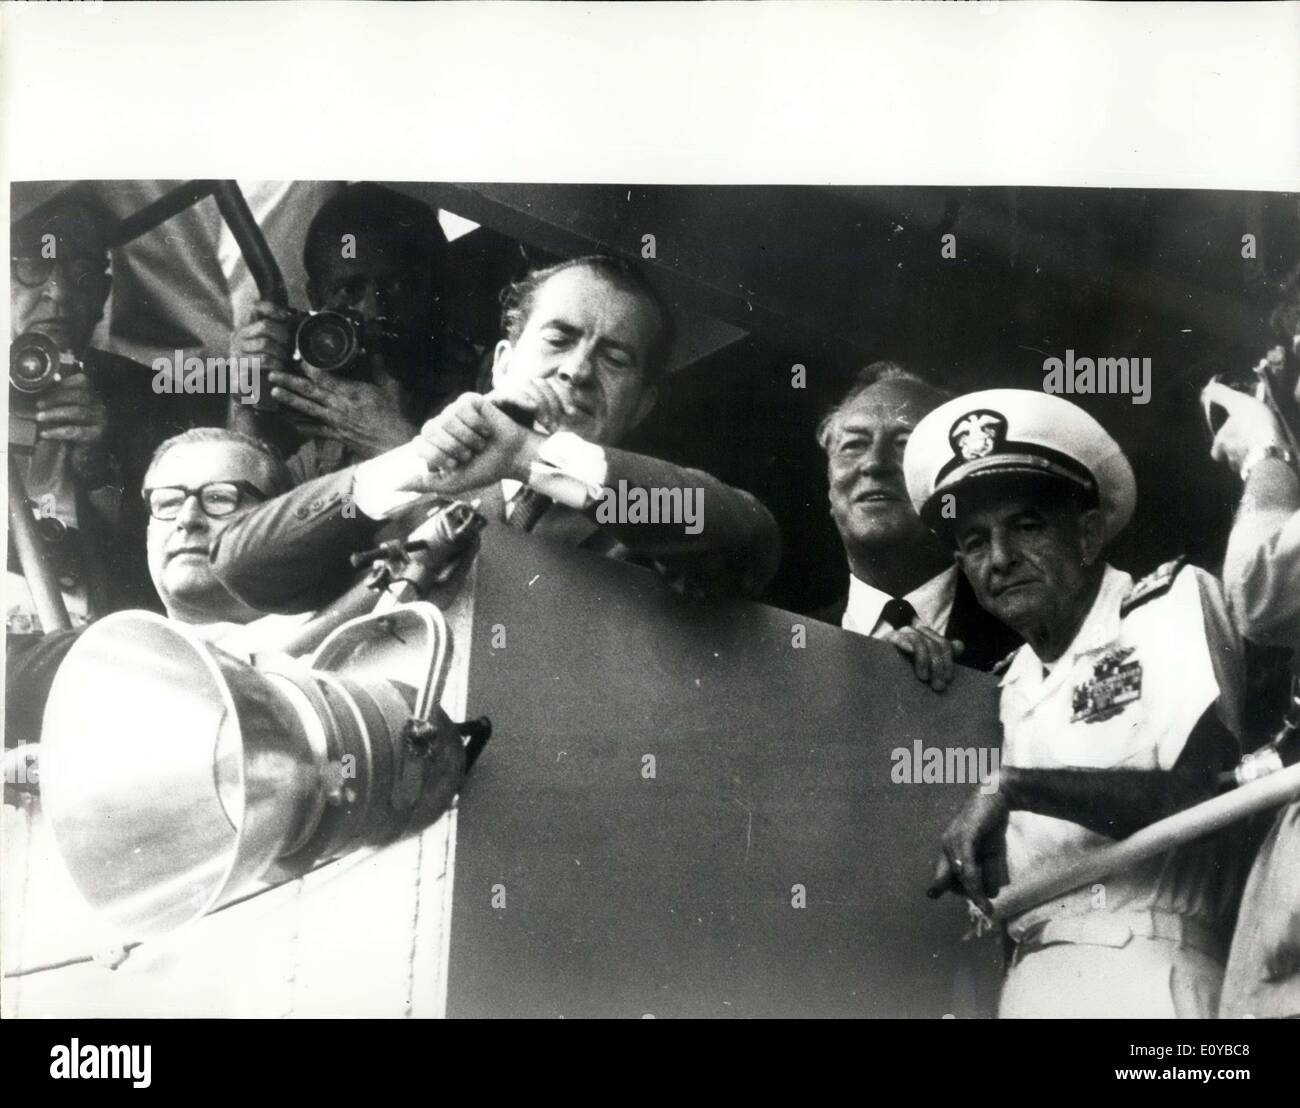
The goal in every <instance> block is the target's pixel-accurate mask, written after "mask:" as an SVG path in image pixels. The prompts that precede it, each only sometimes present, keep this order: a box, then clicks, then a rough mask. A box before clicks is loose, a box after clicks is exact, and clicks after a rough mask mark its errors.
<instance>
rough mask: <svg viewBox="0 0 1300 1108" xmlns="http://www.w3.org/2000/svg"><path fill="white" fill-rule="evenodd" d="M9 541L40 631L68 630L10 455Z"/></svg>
mask: <svg viewBox="0 0 1300 1108" xmlns="http://www.w3.org/2000/svg"><path fill="white" fill-rule="evenodd" d="M9 541H10V542H12V543H13V544H14V548H15V549H16V550H17V551H18V562H19V564H20V565H21V566H22V567H23V575H24V576H25V577H26V578H27V587H28V588H29V589H30V590H31V594H32V600H33V602H34V603H35V605H36V614H37V616H38V617H39V618H40V621H41V627H42V628H43V629H44V630H45V631H47V632H48V631H68V630H70V629H71V628H72V620H71V619H69V618H68V608H67V605H66V604H64V603H63V590H62V589H60V588H59V582H58V581H57V580H56V579H55V577H54V574H53V573H52V572H51V570H50V565H49V562H48V560H47V559H46V558H45V555H44V552H43V551H42V550H41V540H40V536H39V535H38V534H37V533H36V521H35V520H34V519H32V513H31V509H30V508H29V507H28V506H27V488H26V486H25V485H24V484H23V478H22V474H21V473H19V472H18V462H17V460H16V459H15V458H14V456H13V454H10V455H9Z"/></svg>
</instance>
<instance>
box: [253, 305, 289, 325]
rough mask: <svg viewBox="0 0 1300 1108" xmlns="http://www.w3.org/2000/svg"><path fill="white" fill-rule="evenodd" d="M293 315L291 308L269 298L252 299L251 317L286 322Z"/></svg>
mask: <svg viewBox="0 0 1300 1108" xmlns="http://www.w3.org/2000/svg"><path fill="white" fill-rule="evenodd" d="M293 316H294V313H293V309H292V308H286V307H285V306H284V305H283V304H276V303H274V302H272V301H270V300H254V301H253V310H252V318H253V319H276V320H282V321H284V322H286V323H287V322H288V321H289V320H291V319H293Z"/></svg>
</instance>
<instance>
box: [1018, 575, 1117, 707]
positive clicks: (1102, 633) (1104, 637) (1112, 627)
mask: <svg viewBox="0 0 1300 1108" xmlns="http://www.w3.org/2000/svg"><path fill="white" fill-rule="evenodd" d="M1132 587H1133V578H1132V577H1130V576H1129V575H1128V574H1127V573H1125V572H1123V571H1122V570H1118V569H1116V568H1115V567H1114V566H1112V565H1110V564H1107V566H1106V569H1105V572H1104V573H1103V574H1102V578H1101V587H1100V588H1099V589H1098V590H1097V597H1096V599H1095V600H1093V602H1092V607H1091V608H1089V609H1088V614H1087V615H1086V616H1084V617H1083V623H1081V624H1080V625H1079V630H1078V631H1076V632H1075V635H1074V638H1073V640H1071V642H1070V645H1069V646H1068V647H1066V648H1065V652H1064V653H1063V654H1062V655H1061V656H1060V657H1059V658H1057V659H1056V661H1055V662H1053V663H1052V670H1051V673H1050V674H1048V675H1047V676H1046V677H1044V676H1043V663H1042V661H1041V660H1040V659H1039V657H1038V655H1037V654H1035V653H1034V650H1033V647H1031V646H1030V645H1029V643H1025V644H1024V645H1023V646H1021V647H1020V649H1019V650H1017V651H1016V654H1015V658H1014V659H1013V660H1012V662H1011V665H1010V666H1008V667H1007V671H1006V673H1004V674H1003V675H1002V680H1001V681H1000V682H998V684H999V685H1000V686H1003V687H1005V686H1007V685H1014V684H1017V683H1019V682H1022V681H1023V682H1025V683H1026V684H1030V683H1032V682H1033V681H1034V680H1037V682H1038V683H1039V684H1041V685H1045V684H1047V683H1048V682H1050V681H1051V680H1052V678H1053V677H1056V676H1057V675H1058V674H1060V673H1063V672H1065V673H1068V672H1069V671H1070V670H1071V669H1072V668H1073V666H1074V660H1075V659H1076V658H1078V657H1079V655H1080V654H1087V653H1088V652H1089V651H1092V650H1096V649H1097V648H1098V647H1101V646H1105V645H1106V644H1107V643H1109V642H1113V641H1114V640H1115V639H1117V638H1118V637H1119V631H1120V615H1119V609H1120V605H1121V604H1123V602H1124V598H1125V597H1126V596H1127V595H1128V593H1129V590H1130V589H1132Z"/></svg>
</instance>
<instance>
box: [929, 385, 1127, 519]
mask: <svg viewBox="0 0 1300 1108" xmlns="http://www.w3.org/2000/svg"><path fill="white" fill-rule="evenodd" d="M903 474H904V477H905V478H906V480H907V492H908V495H909V496H910V497H911V498H912V506H913V507H914V508H915V509H916V510H917V512H918V513H919V514H920V516H921V518H922V519H923V520H925V522H926V523H927V524H929V526H930V527H932V528H935V529H938V528H939V527H941V526H942V518H943V517H942V516H941V509H942V506H943V494H944V493H947V492H953V491H954V490H956V489H957V488H958V487H959V486H961V487H965V488H969V487H970V485H971V484H972V483H973V482H976V481H978V482H980V483H981V484H983V483H984V482H985V481H991V480H994V479H1007V478H1019V479H1024V478H1026V477H1037V478H1040V479H1047V480H1051V481H1054V482H1064V483H1065V484H1066V485H1068V486H1072V487H1075V488H1077V489H1080V490H1082V492H1083V493H1084V495H1085V497H1086V502H1088V503H1090V504H1093V505H1095V506H1096V507H1098V508H1100V509H1101V513H1102V521H1103V529H1104V532H1105V541H1106V542H1110V541H1111V539H1113V538H1114V537H1115V536H1116V535H1118V534H1119V533H1120V532H1121V531H1122V530H1123V529H1124V527H1125V526H1126V525H1127V524H1128V521H1129V519H1131V518H1132V516H1133V506H1134V504H1135V503H1136V501H1137V485H1136V483H1135V481H1134V480H1133V470H1132V467H1131V466H1130V465H1129V463H1128V459H1127V458H1126V457H1124V451H1123V450H1121V449H1120V446H1119V443H1117V442H1116V441H1115V440H1114V439H1113V438H1111V437H1110V435H1109V434H1107V433H1106V430H1105V429H1104V428H1103V427H1102V425H1101V424H1100V423H1098V422H1097V421H1096V420H1095V419H1093V418H1092V416H1090V415H1089V414H1088V413H1087V412H1085V411H1084V410H1083V409H1082V408H1080V407H1079V406H1078V405H1076V404H1072V403H1070V401H1068V400H1064V399H1062V398H1061V397H1059V396H1053V395H1051V394H1050V393H1044V392H1037V391H1034V390H1032V389H985V390H984V391H982V392H972V393H967V394H966V395H965V396H959V397H957V398H956V399H955V400H949V401H948V402H947V403H945V404H941V405H940V406H939V407H938V408H935V409H934V411H932V412H930V413H929V414H928V415H927V416H926V417H925V418H924V419H922V420H921V421H920V422H919V423H918V424H917V425H916V427H915V428H914V429H913V431H912V434H911V437H910V438H909V439H908V443H907V450H906V452H905V454H904V455H903Z"/></svg>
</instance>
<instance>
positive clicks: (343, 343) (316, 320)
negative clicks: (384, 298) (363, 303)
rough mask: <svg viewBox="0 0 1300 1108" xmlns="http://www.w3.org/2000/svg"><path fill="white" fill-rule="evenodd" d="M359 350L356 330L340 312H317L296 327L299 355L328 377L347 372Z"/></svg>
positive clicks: (350, 321)
mask: <svg viewBox="0 0 1300 1108" xmlns="http://www.w3.org/2000/svg"><path fill="white" fill-rule="evenodd" d="M359 349H360V341H359V339H358V335H357V327H356V325H355V324H354V323H353V322H352V320H350V319H349V318H348V317H347V316H345V315H343V314H342V313H341V312H317V313H316V314H315V315H311V316H308V317H307V318H306V319H304V320H303V321H302V323H301V324H300V325H299V327H298V354H299V356H300V357H301V358H302V359H303V361H305V362H309V363H311V364H312V365H314V366H316V368H317V369H323V370H325V371H326V372H329V373H337V372H339V371H340V370H344V369H347V368H348V367H349V366H351V365H352V363H353V362H355V361H356V359H357V355H358V353H359Z"/></svg>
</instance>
